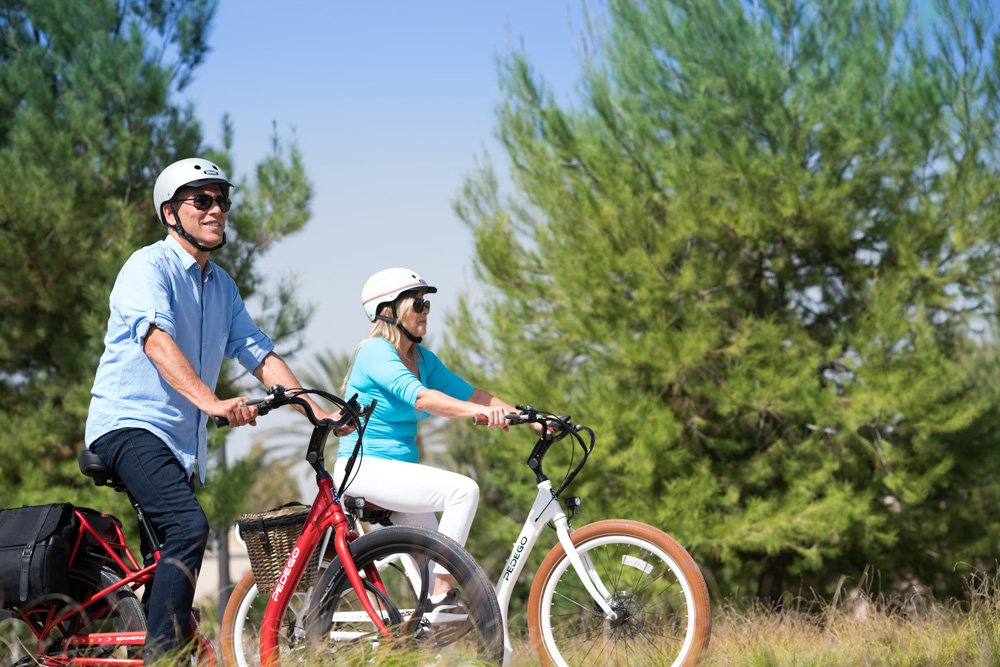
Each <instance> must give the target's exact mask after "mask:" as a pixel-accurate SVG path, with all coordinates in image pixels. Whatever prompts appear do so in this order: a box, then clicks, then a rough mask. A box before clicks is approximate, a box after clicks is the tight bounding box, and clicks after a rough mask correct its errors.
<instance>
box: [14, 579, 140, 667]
mask: <svg viewBox="0 0 1000 667" xmlns="http://www.w3.org/2000/svg"><path fill="white" fill-rule="evenodd" d="M69 578H70V596H69V598H67V596H64V595H57V596H51V597H43V598H39V599H38V600H37V601H35V603H33V604H32V606H31V608H30V609H25V610H23V611H22V615H23V616H24V617H26V618H36V619H44V617H45V614H46V611H47V610H48V609H51V608H52V605H53V604H55V605H57V608H60V609H61V611H60V613H62V612H65V611H68V610H69V609H71V608H76V609H78V613H76V614H73V615H72V616H70V617H69V618H67V619H66V620H65V621H64V622H63V623H60V624H59V625H56V626H53V627H52V628H51V629H50V631H49V632H48V633H47V634H46V635H45V636H43V637H40V638H39V642H38V646H39V647H40V650H39V651H38V653H36V654H35V655H34V656H33V657H32V658H31V660H32V661H37V664H41V665H48V664H52V665H56V664H59V665H64V664H66V661H67V658H70V659H91V660H93V659H110V658H141V657H142V649H143V647H142V644H141V643H140V644H136V645H128V646H107V645H104V646H102V645H100V644H90V645H88V644H84V643H67V642H66V640H68V639H74V638H79V637H81V636H82V635H88V634H93V633H105V632H128V633H140V632H141V633H145V631H146V616H145V614H144V613H143V609H142V604H141V603H140V602H139V599H138V598H137V597H136V596H135V593H133V592H132V589H131V588H129V587H127V586H126V587H123V588H119V589H118V590H116V591H114V592H112V593H109V594H108V595H107V596H105V598H104V600H103V601H100V602H95V603H94V604H92V605H91V606H90V607H88V608H87V609H83V608H81V606H80V603H79V602H78V601H77V600H83V599H86V598H87V597H89V596H90V595H93V594H94V592H96V591H100V590H103V589H105V588H108V587H109V586H113V585H115V584H117V583H118V582H119V581H121V578H120V577H119V576H118V574H117V573H116V572H114V571H113V570H110V569H108V568H104V567H98V566H97V565H96V564H95V565H94V566H93V567H90V568H86V567H82V568H74V569H73V570H70V572H69ZM22 646H25V647H26V648H27V647H28V646H30V644H25V643H22Z"/></svg>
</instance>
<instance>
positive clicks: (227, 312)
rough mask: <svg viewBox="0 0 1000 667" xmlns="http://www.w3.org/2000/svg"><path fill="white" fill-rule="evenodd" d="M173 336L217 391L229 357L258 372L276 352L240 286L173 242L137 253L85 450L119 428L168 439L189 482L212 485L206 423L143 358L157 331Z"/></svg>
mask: <svg viewBox="0 0 1000 667" xmlns="http://www.w3.org/2000/svg"><path fill="white" fill-rule="evenodd" d="M153 324H155V325H156V327H157V328H158V329H161V330H163V331H165V332H166V333H168V334H170V336H171V338H173V339H174V341H175V342H176V343H177V346H178V347H179V348H180V350H181V352H183V353H184V356H185V357H187V359H188V361H189V362H190V363H191V366H192V367H193V368H194V371H195V373H197V374H198V377H200V378H201V379H202V381H203V382H204V383H205V384H206V385H208V386H209V387H210V388H211V389H212V391H215V385H216V383H217V382H218V379H219V370H220V369H221V368H222V357H223V355H225V356H227V357H229V358H230V359H238V360H239V362H240V364H241V365H242V366H243V367H244V368H246V369H247V370H248V371H250V372H252V371H253V370H254V369H256V368H257V366H259V365H260V363H261V362H262V361H263V360H264V357H265V356H267V353H268V352H270V351H271V350H273V349H274V343H272V342H271V339H270V338H268V337H267V336H266V335H265V334H264V332H262V331H261V330H260V329H258V328H257V325H256V324H254V322H253V320H252V319H251V318H250V315H249V314H248V313H247V310H246V307H245V306H244V305H243V299H242V298H241V297H240V292H239V289H238V288H237V286H236V283H235V282H233V279H232V278H230V277H229V274H227V273H226V272H225V271H223V270H222V269H221V268H220V267H219V266H218V265H216V264H213V263H212V262H208V264H207V265H206V266H205V270H204V272H203V271H202V270H201V267H200V266H199V265H198V262H197V261H195V258H194V257H192V256H191V254H190V253H188V252H187V251H186V250H184V248H183V247H181V245H180V244H179V243H178V242H177V241H176V240H175V239H174V238H173V237H171V236H168V237H167V238H166V239H165V240H163V241H158V242H157V243H154V244H153V245H150V246H146V247H145V248H142V249H140V250H137V251H136V252H135V253H133V255H132V256H131V257H130V258H129V259H128V261H127V262H125V265H124V266H123V267H122V270H121V271H120V272H119V274H118V279H117V280H116V281H115V286H114V288H113V289H112V290H111V316H110V317H109V318H108V333H107V336H106V337H105V339H104V354H103V355H102V356H101V362H100V365H99V366H98V368H97V377H96V378H95V379H94V388H93V389H92V390H91V400H90V413H89V415H88V417H87V432H86V436H85V439H86V443H87V445H88V446H89V445H90V443H92V442H94V441H95V440H97V439H98V438H100V437H101V436H102V435H104V434H105V433H108V432H110V431H114V430H116V429H120V428H142V429H146V430H147V431H149V432H151V433H153V434H154V435H156V436H158V437H159V438H161V439H162V440H163V441H164V442H165V443H166V444H167V445H168V446H169V447H170V449H171V450H173V452H174V454H175V455H176V456H177V458H178V460H180V462H181V463H182V464H183V465H184V469H185V470H187V473H188V475H191V474H193V472H194V467H195V462H196V461H197V463H198V473H199V474H198V478H199V480H200V481H202V482H204V480H205V462H206V455H207V443H208V431H207V429H206V427H205V425H206V422H207V416H206V415H205V414H203V413H202V412H201V411H199V410H198V408H196V407H195V406H194V404H193V403H191V402H190V401H188V399H186V398H184V397H183V396H182V395H181V394H180V393H179V392H177V391H176V390H175V389H174V388H173V387H171V386H170V385H169V384H167V382H166V381H165V380H164V379H163V378H162V377H161V376H160V373H159V371H158V370H157V368H156V365H155V364H154V363H153V362H152V361H151V360H150V359H149V357H147V356H146V353H145V351H144V350H143V344H144V343H145V338H146V334H147V333H148V332H149V327H150V325H153Z"/></svg>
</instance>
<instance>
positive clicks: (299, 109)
mask: <svg viewBox="0 0 1000 667" xmlns="http://www.w3.org/2000/svg"><path fill="white" fill-rule="evenodd" d="M584 27H585V26H584V22H583V18H582V5H581V2H580V0H551V1H548V0H513V1H510V2H479V1H475V0H466V1H458V0H449V1H437V2H422V3H417V2H402V1H398V2H388V1H384V0H373V1H369V2H357V1H353V2H347V1H341V0H337V1H327V2H319V1H314V0H310V1H307V0H289V1H288V2H284V3H281V4H280V5H279V4H278V3H274V2H263V1H259V0H252V1H247V0H221V2H220V3H219V10H218V13H217V14H216V18H215V22H214V27H213V30H212V33H211V35H210V44H211V47H212V51H211V52H210V53H209V54H208V56H207V58H206V61H205V62H204V64H203V65H202V66H201V67H199V68H198V69H197V70H196V71H195V79H194V81H193V83H192V84H191V85H190V86H189V87H188V88H186V89H185V90H184V92H183V96H184V97H185V98H187V99H188V100H190V101H191V102H192V103H193V104H194V106H195V110H196V113H197V116H198V117H199V118H200V119H201V121H202V124H203V127H204V131H205V137H206V140H207V141H208V142H209V143H211V144H218V142H219V140H220V130H219V127H220V122H221V118H222V116H223V114H225V113H228V114H229V115H230V117H231V118H232V120H233V122H234V125H235V130H236V145H235V158H236V169H235V174H234V176H235V177H236V178H243V179H245V178H246V177H247V176H248V175H249V174H250V173H251V170H252V167H253V165H254V164H255V163H256V162H257V161H258V160H260V159H261V158H262V157H263V156H264V155H266V154H267V152H268V150H269V148H270V140H271V134H272V122H276V123H277V127H278V131H279V134H280V135H281V136H283V137H284V138H294V140H295V141H296V142H297V143H298V145H299V147H300V149H301V151H302V153H303V155H304V158H305V163H306V169H307V173H308V175H309V177H310V179H311V181H312V183H313V186H314V192H315V196H314V200H313V206H312V212H313V218H312V220H311V222H310V223H309V224H308V225H307V226H306V227H305V229H304V230H303V231H301V232H299V233H298V234H297V235H295V236H293V237H291V238H289V239H287V240H285V241H283V242H282V243H280V244H279V245H278V246H277V247H276V248H275V249H274V250H272V251H271V252H270V253H269V254H268V255H267V256H266V257H265V259H264V261H263V262H262V267H263V268H264V269H265V270H267V271H269V272H271V273H272V275H275V276H277V275H281V274H288V273H293V274H294V275H295V276H296V277H297V279H298V282H299V286H300V288H301V297H302V300H303V301H306V302H309V303H312V304H313V305H314V306H315V309H316V310H315V314H314V317H313V321H312V323H311V325H310V326H309V328H308V329H307V331H306V333H305V343H306V349H305V350H304V351H303V353H301V354H300V355H298V356H297V358H296V359H295V360H293V361H292V366H293V369H294V368H295V366H296V363H295V361H299V362H300V363H301V361H303V360H305V359H307V358H308V355H310V354H312V353H316V352H319V351H322V350H325V349H334V350H340V351H350V350H352V349H353V346H354V344H355V343H356V342H357V340H359V339H360V338H361V337H362V336H364V335H365V334H366V333H367V330H368V322H367V320H366V319H365V318H364V314H363V312H362V310H361V307H360V304H359V294H360V290H361V285H362V284H363V282H364V280H365V279H366V278H367V277H368V276H369V275H370V274H371V273H373V272H375V271H377V270H379V269H382V268H386V267H389V266H399V265H402V266H407V267H410V268H412V269H414V270H416V271H419V272H421V273H422V274H423V275H424V276H425V277H426V278H427V279H428V280H429V281H431V283H432V284H435V285H437V286H438V287H439V288H440V292H439V293H438V294H436V295H435V296H434V310H433V313H434V315H435V316H436V317H434V319H432V321H431V328H430V333H429V335H428V341H429V342H430V343H431V345H432V346H433V345H434V344H435V343H436V342H439V341H440V340H441V335H440V332H441V329H442V326H441V325H442V324H443V323H444V322H445V321H446V317H447V312H448V311H449V310H450V309H451V308H453V306H454V304H455V302H456V297H457V295H458V294H459V293H460V292H462V291H469V290H471V289H473V288H474V285H475V280H474V276H473V272H472V268H471V267H472V245H471V236H470V234H469V231H468V230H467V229H466V227H465V226H464V224H463V223H461V221H459V219H458V218H457V216H456V215H455V214H454V212H453V211H452V204H453V202H454V200H455V199H456V198H457V197H458V194H459V191H460V188H461V185H462V183H463V180H464V179H465V177H466V176H468V175H469V174H471V173H472V172H473V171H474V169H475V166H476V162H477V159H480V158H482V156H483V155H486V154H488V155H489V156H490V159H491V160H492V161H493V163H494V165H495V166H497V167H498V169H499V170H500V171H501V172H504V171H505V170H506V164H505V159H504V156H503V153H502V151H501V149H500V147H499V144H498V142H497V141H496V139H495V136H494V134H495V127H496V120H495V108H496V106H497V105H498V104H499V102H500V101H501V95H500V90H499V85H498V77H497V66H496V62H497V58H498V57H503V56H504V54H506V53H508V52H509V51H510V49H511V48H512V46H513V47H516V48H518V49H522V50H523V51H525V52H526V53H527V54H528V57H529V59H530V60H531V62H532V63H533V64H534V65H535V67H536V70H537V71H538V73H539V74H540V75H542V76H543V77H544V78H545V79H546V80H547V81H548V82H549V83H550V84H551V85H552V86H553V89H554V90H555V91H556V92H557V97H558V99H560V101H565V102H567V103H569V102H570V101H571V100H572V99H573V98H574V91H575V90H576V89H577V82H578V80H579V78H580V72H581V57H580V53H581V44H582V43H583V37H582V35H583V33H584ZM338 241H339V243H338ZM251 307H252V304H251Z"/></svg>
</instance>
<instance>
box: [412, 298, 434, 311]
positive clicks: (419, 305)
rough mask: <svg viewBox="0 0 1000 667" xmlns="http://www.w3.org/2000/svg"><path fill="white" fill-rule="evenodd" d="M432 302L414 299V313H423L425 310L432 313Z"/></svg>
mask: <svg viewBox="0 0 1000 667" xmlns="http://www.w3.org/2000/svg"><path fill="white" fill-rule="evenodd" d="M430 309H431V302H430V301H428V300H427V299H414V300H413V312H415V313H422V312H424V311H425V310H426V311H428V312H430Z"/></svg>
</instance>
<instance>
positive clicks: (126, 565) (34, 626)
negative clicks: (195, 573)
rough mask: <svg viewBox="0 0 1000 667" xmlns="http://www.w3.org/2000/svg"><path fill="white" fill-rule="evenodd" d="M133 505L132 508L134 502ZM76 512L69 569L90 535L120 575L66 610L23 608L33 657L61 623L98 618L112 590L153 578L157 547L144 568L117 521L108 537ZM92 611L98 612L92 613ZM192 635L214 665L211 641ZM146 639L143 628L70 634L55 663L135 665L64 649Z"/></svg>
mask: <svg viewBox="0 0 1000 667" xmlns="http://www.w3.org/2000/svg"><path fill="white" fill-rule="evenodd" d="M133 507H135V504H134V503H133ZM139 511H140V510H139V509H137V512H139ZM75 515H76V519H77V521H78V522H79V526H80V528H79V530H78V532H77V536H76V539H75V541H74V544H73V548H72V550H71V552H70V559H69V563H70V564H69V568H70V570H72V569H73V567H74V565H75V564H76V563H77V562H78V561H77V559H78V558H79V557H80V551H81V546H82V545H83V543H84V540H85V539H88V538H89V540H90V542H91V545H92V546H91V550H95V548H96V549H98V550H99V551H100V552H101V555H102V556H104V557H107V558H108V559H109V560H110V561H111V562H112V563H113V564H114V565H115V567H116V568H117V569H118V570H119V572H120V573H121V574H122V575H123V576H122V578H121V580H120V581H118V582H117V583H116V584H114V585H112V586H108V587H106V588H104V589H102V590H100V591H97V592H96V593H94V594H92V595H90V596H89V597H88V598H86V599H85V600H78V601H77V602H78V604H76V605H72V606H71V608H70V609H69V610H68V611H64V612H62V613H59V610H60V609H62V608H65V606H66V605H64V604H57V603H54V604H50V605H47V606H44V607H36V608H32V609H25V610H22V611H21V617H22V618H23V619H24V620H25V621H26V623H27V625H28V627H29V628H31V631H32V632H33V633H34V635H35V638H36V639H37V640H38V642H39V649H37V650H36V658H37V657H38V656H39V655H40V654H41V652H42V651H41V648H40V645H41V643H42V642H44V641H45V639H46V638H47V637H48V636H49V635H50V634H51V633H52V632H53V630H55V629H56V628H58V627H59V626H60V625H62V624H64V623H67V622H69V621H71V620H72V619H73V618H75V617H77V616H83V615H85V614H86V615H89V616H90V617H99V616H100V615H101V614H102V613H104V610H103V609H99V605H100V604H101V603H103V602H105V601H106V600H107V598H108V596H109V595H111V594H112V593H114V592H115V591H118V590H121V589H123V588H125V587H126V586H128V587H130V588H131V589H132V590H133V591H134V590H136V589H138V588H140V587H141V586H143V585H145V584H147V583H149V582H150V581H151V580H152V578H153V575H154V574H155V573H156V566H157V563H158V562H159V560H160V550H159V548H157V549H155V550H154V551H153V562H152V563H151V564H150V565H147V566H145V567H140V566H139V563H138V561H136V559H135V556H134V555H133V554H132V552H131V551H130V550H129V548H128V544H127V543H126V541H125V535H124V533H123V532H122V529H121V526H120V525H119V524H118V522H117V521H113V522H112V528H113V535H111V536H110V537H109V536H106V535H104V534H102V533H101V532H99V531H98V530H97V529H95V528H94V526H93V525H92V524H91V522H90V520H88V518H87V514H86V513H85V512H83V511H81V510H80V509H77V510H76V511H75ZM142 523H143V520H142V518H141V514H140V525H142ZM143 528H144V529H147V530H148V527H147V526H143ZM153 543H154V544H155V543H156V542H155V541H154V542H153ZM95 610H97V611H96V612H95ZM191 627H192V630H195V629H196V628H197V623H196V621H195V619H194V617H193V616H192V618H191ZM194 637H195V641H196V645H197V646H196V651H197V652H198V654H199V655H203V656H207V658H206V661H207V663H208V664H210V665H214V664H215V651H214V649H213V648H212V644H211V642H209V641H208V639H207V638H205V637H204V636H203V635H201V634H200V633H198V632H194ZM145 642H146V633H145V632H144V631H142V632H92V633H83V634H70V635H68V636H66V637H65V638H64V639H63V641H62V644H61V648H62V651H63V653H62V655H61V656H59V660H58V664H60V665H79V666H81V667H96V666H99V665H115V666H121V667H138V666H139V665H142V664H143V661H142V659H141V658H81V657H77V658H71V657H70V656H69V655H68V654H67V651H68V650H69V649H70V648H71V647H80V646H102V647H120V646H142V645H143V644H145Z"/></svg>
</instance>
